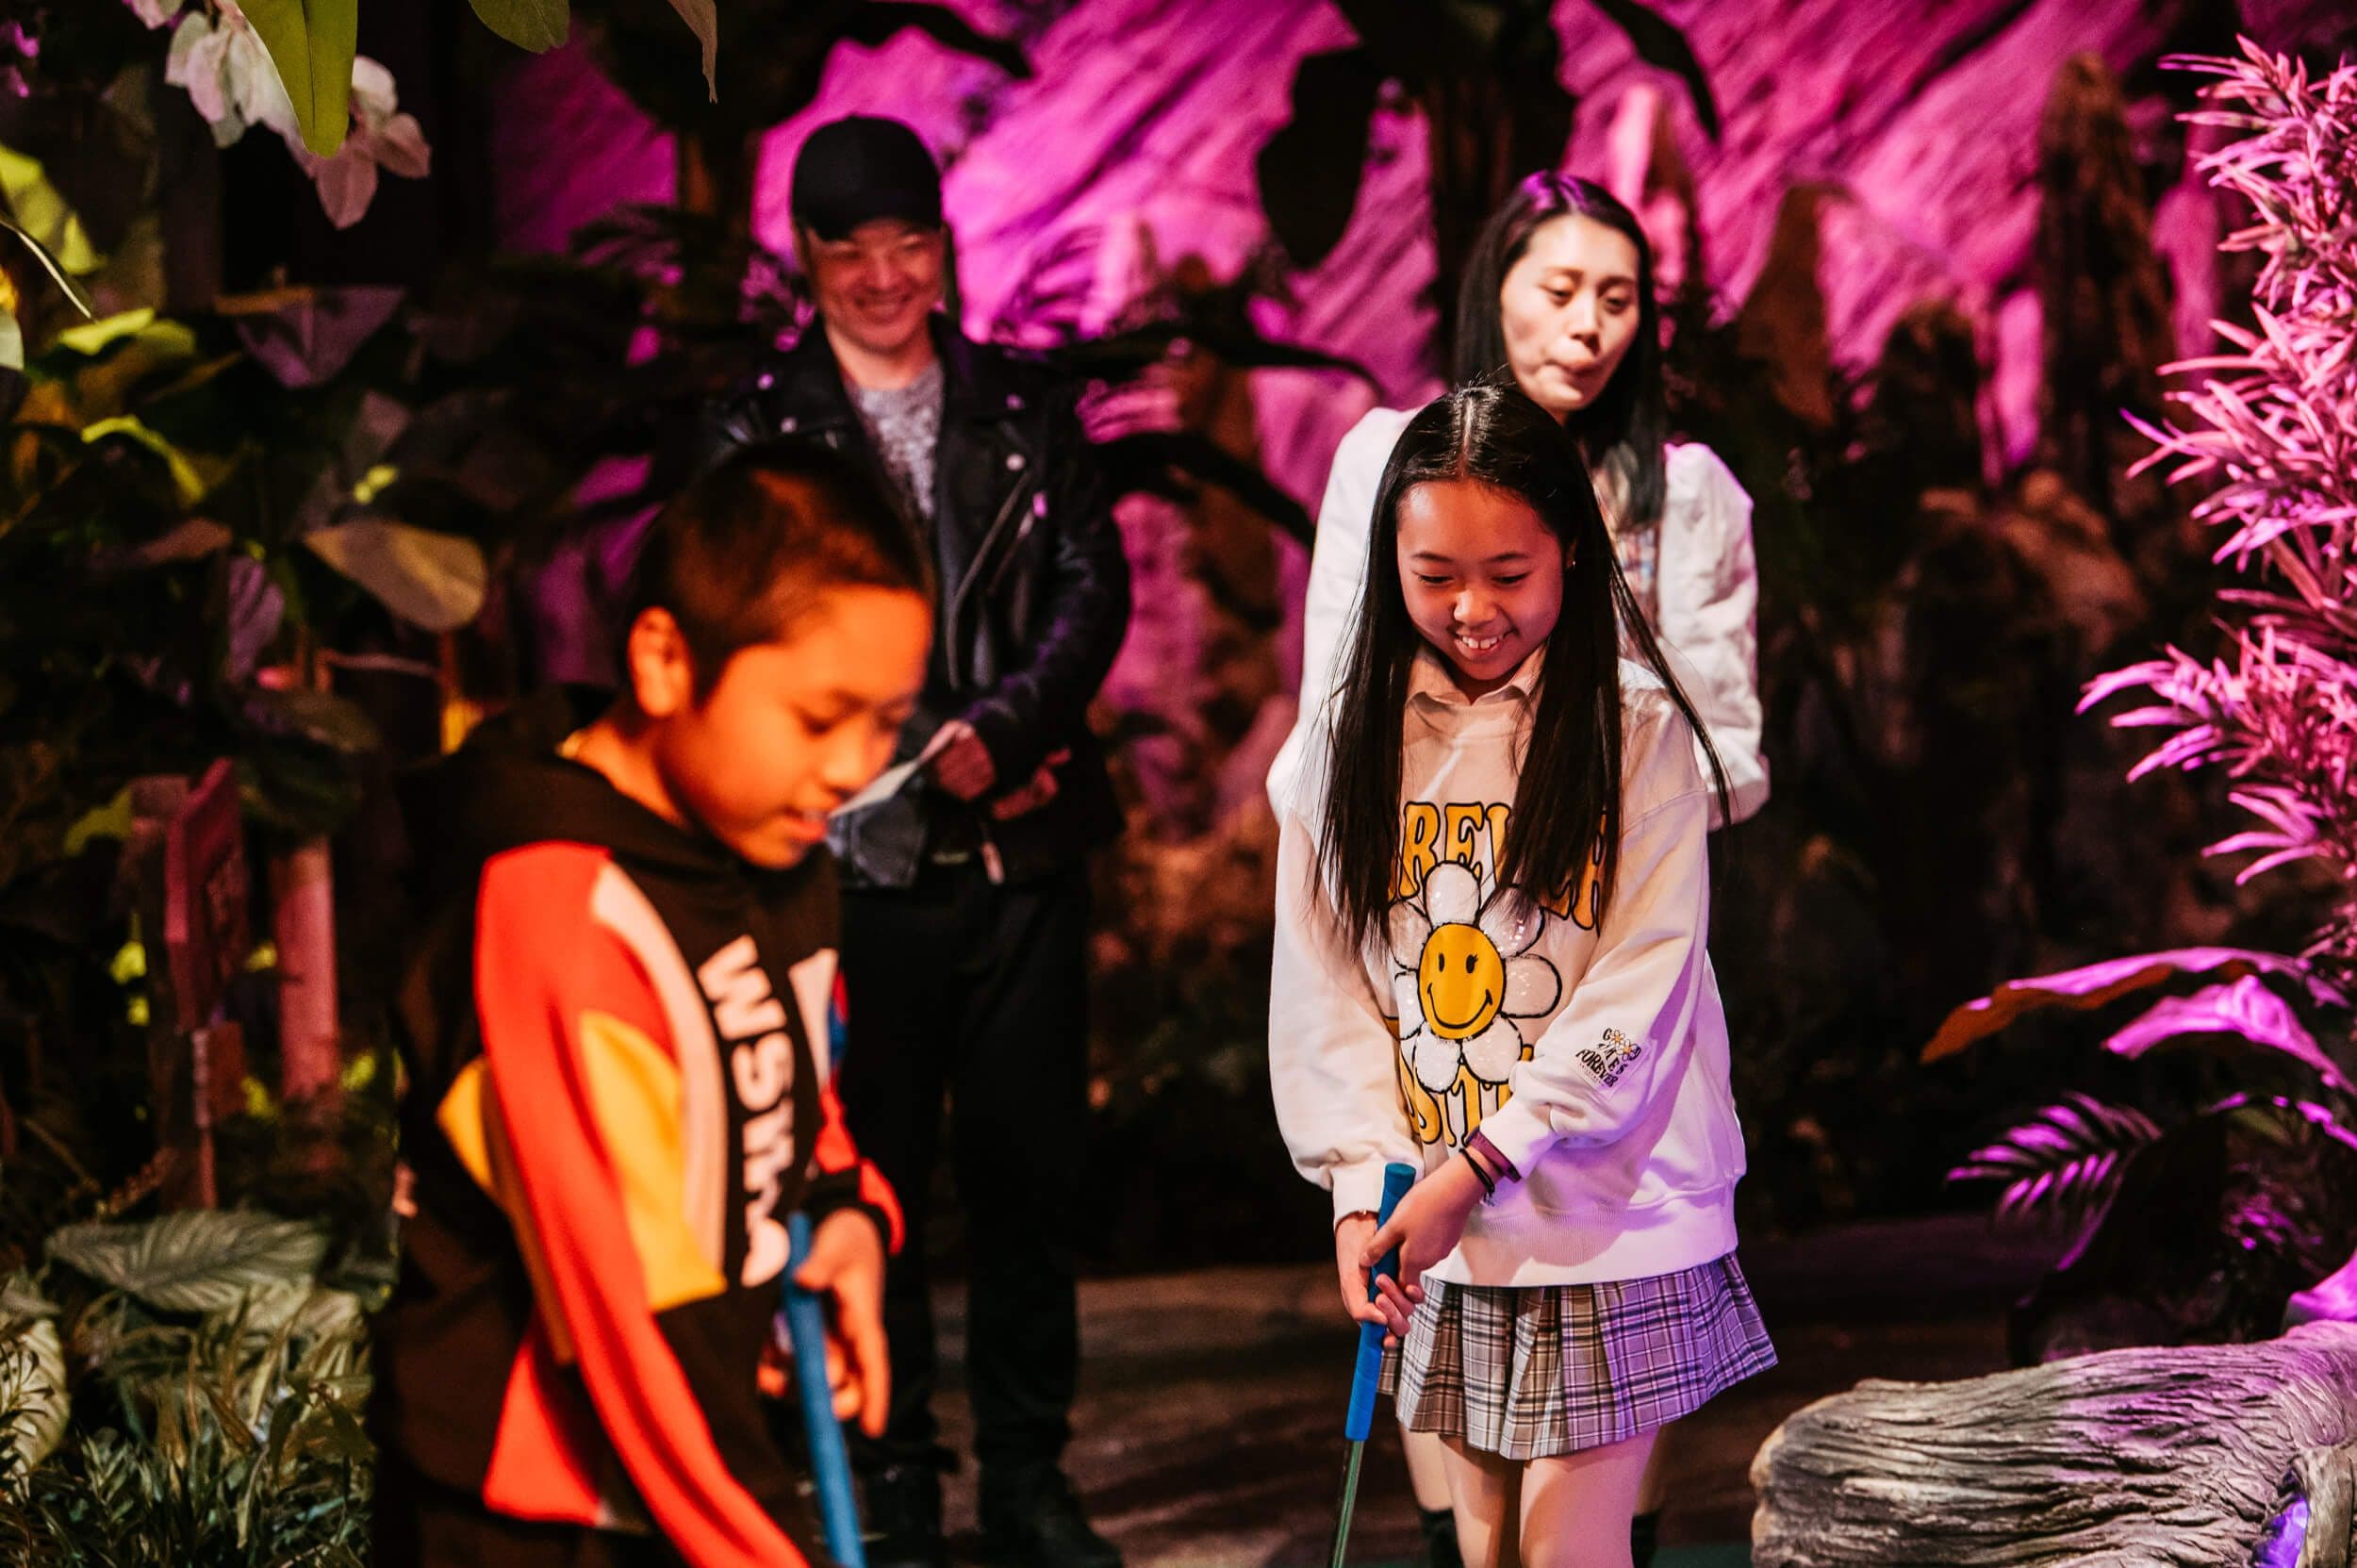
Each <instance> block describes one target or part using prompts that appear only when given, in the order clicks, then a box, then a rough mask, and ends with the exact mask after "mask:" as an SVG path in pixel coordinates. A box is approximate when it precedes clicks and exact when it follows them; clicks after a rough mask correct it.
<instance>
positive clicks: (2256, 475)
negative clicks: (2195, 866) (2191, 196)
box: [2081, 41, 2357, 982]
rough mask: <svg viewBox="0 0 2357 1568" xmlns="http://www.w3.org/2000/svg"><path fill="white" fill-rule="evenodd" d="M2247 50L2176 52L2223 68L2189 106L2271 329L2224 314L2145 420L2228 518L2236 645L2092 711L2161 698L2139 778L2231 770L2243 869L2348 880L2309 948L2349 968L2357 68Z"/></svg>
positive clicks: (2353, 802) (2356, 936) (2260, 314)
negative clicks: (2202, 351)
mask: <svg viewBox="0 0 2357 1568" xmlns="http://www.w3.org/2000/svg"><path fill="white" fill-rule="evenodd" d="M2243 48H2244V54H2243V58H2240V59H2224V58H2179V59H2177V60H2175V61H2173V62H2172V63H2174V64H2177V65H2180V66H2183V67H2184V68H2186V69H2190V70H2194V71H2199V72H2202V73H2204V74H2210V75H2214V76H2217V77H2218V78H2219V80H2218V81H2217V82H2216V83H2215V84H2213V85H2212V86H2210V87H2209V88H2207V89H2206V90H2205V91H2204V92H2203V97H2204V99H2205V100H2206V101H2207V105H2208V107H2205V108H2202V109H2200V110H2199V111H2197V112H2195V113H2193V114H2191V115H2188V116H2187V117H2186V118H2187V119H2188V120H2189V121H2191V122H2192V123H2194V124H2204V125H2214V126H2220V127H2224V128H2226V129H2229V130H2236V131H2241V132H2243V133H2244V134H2243V135H2242V137H2241V138H2240V139H2239V140H2235V141H2233V142H2231V143H2229V144H2228V145H2227V146H2225V147H2223V148H2220V149H2219V150H2218V151H2217V152H2214V153H2211V154H2209V155H2208V156H2207V157H2204V158H2203V159H2202V163H2201V167H2202V168H2203V170H2204V171H2205V172H2206V173H2208V175H2209V177H2210V180H2211V182H2212V183H2213V184H2215V185H2217V186H2219V187H2221V188H2224V189H2226V190H2233V191H2235V192H2236V193H2238V194H2240V195H2241V196H2242V197H2243V198H2244V199H2246V200H2247V201H2249V202H2250V205H2251V206H2252V208H2253V209H2254V212H2255V214H2256V218H2257V221H2256V222H2255V223H2251V224H2250V226H2248V227H2246V228H2243V229H2241V230H2238V231H2237V232H2235V233H2234V234H2233V235H2231V236H2229V237H2228V238H2227V239H2226V241H2225V244H2224V246H2223V248H2224V249H2226V250H2229V251H2256V252H2259V253H2261V254H2263V255H2264V256H2266V265H2265V267H2264V268H2263V269H2262V271H2261V272H2260V274H2259V278H2258V282H2257V284H2256V287H2255V289H2254V298H2253V313H2254V315H2255V316H2256V318H2257V327H2258V330H2256V331H2250V330H2247V329H2243V328H2238V327H2233V326H2230V325H2227V324H2225V323H2220V324H2219V326H2218V331H2219V332H2220V333H2222V334H2223V335H2224V336H2225V337H2226V338H2228V340H2229V341H2230V342H2232V343H2233V347H2234V350H2235V352H2234V353H2232V354H2225V355H2212V356H2208V357H2204V358H2200V359H2194V360H2189V361H2186V362H2185V363H2184V364H2182V365H2179V366H2176V367H2173V368H2172V369H2173V370H2174V371H2176V372H2178V373H2181V374H2183V375H2185V376H2187V377H2189V378H2192V379H2194V380H2195V381H2196V383H2197V384H2196V385H2195V386H2193V387H2191V388H2186V389H2183V390H2180V391H2178V392H2176V393H2174V394H2172V397H2171V401H2172V402H2173V403H2175V404H2177V405H2178V407H2179V409H2180V410H2181V413H2182V419H2181V420H2180V421H2172V422H2171V423H2169V424H2166V425H2151V424H2145V423H2143V422H2142V421H2137V422H2138V424H2139V426H2140V428H2142V429H2143V430H2144V431H2145V433H2146V434H2147V435H2149V436H2150V437H2151V438H2152V440H2153V442H2154V446H2155V450H2154V451H2153V453H2152V454H2151V456H2150V457H2148V458H2146V459H2145V461H2144V463H2143V464H2141V465H2139V468H2149V467H2152V466H2155V465H2158V464H2164V463H2171V462H2172V461H2173V463H2174V466H2173V468H2172V469H2171V470H2170V473H2169V478H2170V481H2171V482H2172V483H2177V484H2183V483H2185V482H2187V481H2197V480H2199V481H2205V482H2208V483H2209V484H2211V485H2212V486H2213V488H2211V490H2210V491H2209V493H2208V494H2207V495H2206V496H2204V497H2203V498H2202V499H2201V501H2200V503H2198V504H2197V505H2196V506H2195V508H2194V516H2195V517H2196V518H2197V519H2199V520H2201V521H2203V522H2206V523H2210V524H2212V525H2214V526H2217V527H2219V528H2222V529H2224V530H2226V531H2227V538H2226V540H2225V542H2224V543H2223V544H2222V545H2220V546H2219V547H2218V551H2217V557H2216V558H2217V560H2219V561H2221V562H2227V563H2230V564H2231V565H2232V566H2233V569H2234V571H2235V572H2236V574H2237V575H2238V577H2239V578H2240V579H2241V586H2231V587H2227V588H2224V589H2222V590H2221V591H2220V592H2219V594H2218V600H2219V607H2220V612H2221V621H2222V624H2223V626H2224V629H2225V631H2226V634H2227V639H2228V641H2227V650H2226V652H2224V653H2223V654H2222V655H2220V656H2219V657H2217V659H2214V660H2211V661H2209V662H2206V663H2205V662H2203V661H2201V660H2199V659H2196V658H2194V657H2192V656H2191V655H2189V654H2187V653H2185V652H2183V651H2182V650H2179V649H2175V648H2171V649H2169V650H2168V651H2167V653H2166V655H2164V656H2163V657H2161V658H2158V659H2153V660H2149V661H2147V662H2145V663H2142V664H2138V665H2134V666H2131V667H2129V668H2126V669H2120V670H2115V671H2113V672H2112V673H2111V674H2109V675H2106V676H2103V677H2102V678H2101V679H2099V680H2097V681H2095V682H2094V683H2093V684H2091V685H2089V686H2088V688H2087V692H2086V697H2085V701H2083V702H2082V704H2081V710H2082V711H2085V710H2086V709H2088V708H2092V707H2094V706H2096V705H2098V704H2100V703H2102V702H2104V701H2109V700H2110V699H2112V698H2113V697H2115V696H2118V695H2119V694H2120V693H2123V692H2129V691H2139V690H2140V691H2142V692H2146V693H2149V694H2150V695H2151V697H2153V698H2154V699H2157V701H2153V702H2151V703H2149V704H2147V705H2144V706H2141V707H2136V708H2133V709H2131V710H2129V711H2127V712H2125V713H2121V714H2117V715H2115V716H2114V717H2113V718H2112V722H2113V723H2114V724H2115V725H2118V726H2119V727H2121V728H2123V729H2125V728H2153V729H2159V730H2163V731H2167V732H2169V733H2168V734H2167V737H2166V738H2165V739H2163V740H2162V742H2161V743H2160V744H2159V745H2158V746H2157V747H2155V748H2154V749H2153V751H2151V754H2149V755H2148V756H2147V757H2146V758H2145V759H2144V760H2143V761H2142V762H2141V763H2139V764H2138V765H2137V766H2136V767H2135V769H2134V772H2132V773H2131V775H2130V776H2131V777H2132V778H2133V777H2136V776H2138V775H2141V774H2143V773H2146V772H2151V771H2152V770H2155V769H2158V768H2162V767H2179V768H2185V769H2192V768H2197V767H2222V768H2224V769H2225V770H2226V774H2227V776H2228V777H2229V778H2230V779H2232V780H2233V783H2234V788H2233V794H2232V795H2231V797H2230V799H2232V800H2233V802H2234V804H2235V805H2237V806H2239V807H2241V808H2242V809H2243V810H2245V811H2247V812H2249V813H2250V815H2251V816H2252V817H2255V818H2256V819H2257V820H2256V823H2255V824H2254V825H2252V826H2250V827H2249V828H2247V829H2245V830H2244V831H2243V832H2240V833H2236V834H2231V835H2230V836H2228V837H2226V838H2224V839H2221V840H2220V841H2219V842H2217V844H2215V845H2213V846H2211V849H2210V851H2209V852H2210V853H2212V854H2242V853H2250V852H2253V851H2255V852H2256V854H2257V858H2256V859H2254V860H2252V861H2251V862H2250V865H2248V866H2246V867H2243V869H2242V871H2241V873H2240V875H2239V876H2238V878H2237V881H2240V882H2248V881H2250V879H2251V878H2253V877H2256V876H2259V875H2261V874H2262V873H2265V872H2267V871H2271V870H2275V869H2277V868H2279V867H2284V866H2289V865H2292V864H2295V863H2297V862H2300V861H2313V862H2316V863H2317V864H2318V865H2319V866H2320V867H2322V868H2323V869H2324V870H2325V871H2326V872H2327V873H2328V874H2329V876H2330V877H2331V878H2332V881H2333V882H2334V883H2336V884H2337V893H2336V895H2335V900H2334V906H2333V908H2332V913H2331V916H2330V917H2329V918H2328V919H2327V920H2326V922H2325V923H2324V925H2323V926H2322V928H2321V929H2320V930H2319V931H2318V933H2317V934H2316V940H2315V942H2314V943H2313V945H2312V946H2311V947H2310V949H2308V951H2307V953H2306V954H2305V955H2304V956H2306V957H2307V958H2309V959H2310V960H2312V961H2313V962H2314V963H2316V965H2317V966H2319V967H2321V968H2323V969H2325V970H2326V971H2327V972H2328V973H2330V974H2332V975H2333V976H2334V977H2335V978H2336V979H2339V980H2342V981H2344V982H2345V981H2347V980H2348V979H2349V975H2350V973H2351V969H2352V967H2353V966H2357V63H2351V62H2348V61H2344V62H2343V63H2342V65H2341V66H2340V68H2339V69H2338V70H2335V71H2333V72H2332V73H2330V74H2327V75H2325V76H2323V77H2321V78H2320V79H2316V80H2312V79H2311V78H2310V76H2309V74H2308V71H2307V68H2306V67H2305V66H2304V65H2302V64H2301V63H2300V62H2299V61H2298V60H2296V59H2291V58H2279V57H2275V56H2270V55H2268V54H2267V53H2266V52H2265V51H2264V50H2261V49H2259V48H2257V47H2256V46H2254V45H2252V44H2250V43H2249V42H2248V41H2246V42H2245V44H2244V46H2243Z"/></svg>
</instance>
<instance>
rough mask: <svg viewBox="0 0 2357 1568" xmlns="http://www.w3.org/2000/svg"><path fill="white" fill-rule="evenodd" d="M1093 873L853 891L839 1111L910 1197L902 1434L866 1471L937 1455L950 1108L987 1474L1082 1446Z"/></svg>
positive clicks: (895, 1361) (895, 1338) (978, 1428)
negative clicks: (930, 1236) (933, 1222)
mask: <svg viewBox="0 0 2357 1568" xmlns="http://www.w3.org/2000/svg"><path fill="white" fill-rule="evenodd" d="M1088 925H1089V894H1088V883H1087V880H1086V874H1085V872H1084V871H1083V870H1081V869H1080V868H1078V867H1076V868H1074V869H1073V870H1071V871H1068V872H1064V873H1061V874H1059V875H1057V876H1055V877H1052V878H1048V879H1045V880H1041V881H1037V882H1029V883H1016V884H1013V885H1008V886H998V885H995V884H993V883H991V882H990V881H989V880H988V879H987V878H986V877H984V875H983V874H982V869H981V866H980V865H979V864H967V865H958V866H928V867H926V868H925V870H924V871H923V873H922V874H921V875H920V877H919V880H918V882H917V883H916V885H915V887H912V888H907V889H892V890H858V891H852V892H847V893H846V894H845V895H844V900H843V975H844V986H845V992H846V1001H847V1006H848V1009H849V1030H850V1032H849V1041H848V1043H847V1046H846V1049H845V1053H844V1065H843V1077H842V1082H841V1094H842V1099H843V1110H844V1114H845V1116H846V1118H847V1119H848V1120H849V1123H850V1127H851V1133H852V1136H853V1137H855V1138H856V1139H857V1140H858V1141H859V1146H860V1151H861V1152H862V1153H863V1154H865V1156H866V1157H867V1158H868V1159H870V1160H872V1161H874V1162H875V1163H876V1164H877V1166H878V1168H880V1169H881V1170H882V1172H883V1174H884V1176H885V1177H886V1178H887V1179H888V1180H890V1181H891V1182H892V1185H893V1190H894V1191H895V1192H897V1193H898V1194H899V1197H900V1204H901V1207H902V1209H903V1210H904V1211H905V1213H906V1216H907V1220H908V1232H909V1239H908V1245H907V1246H904V1247H903V1248H902V1249H901V1251H900V1255H899V1256H898V1257H897V1258H895V1259H893V1260H892V1262H891V1264H890V1266H889V1267H888V1268H887V1269H886V1271H885V1276H884V1328H885V1330H886V1331H887V1332H888V1333H889V1334H890V1336H891V1341H892V1419H891V1425H890V1427H889V1428H888V1429H887V1431H886V1433H885V1436H884V1438H883V1439H882V1441H881V1442H878V1443H867V1442H864V1441H863V1442H862V1443H860V1444H858V1446H857V1452H856V1457H857V1459H858V1461H859V1462H860V1464H861V1466H862V1467H863V1468H870V1469H872V1468H881V1467H882V1466H884V1465H889V1464H906V1463H927V1462H931V1461H934V1460H935V1459H936V1458H937V1456H938V1449H937V1446H936V1436H937V1432H938V1428H937V1427H936V1426H935V1423H934V1420H933V1414H932V1396H933V1392H934V1387H935V1383H936V1381H937V1371H936V1358H935V1351H934V1343H933V1318H932V1306H931V1279H930V1278H929V1274H928V1270H927V1266H926V1257H925V1251H926V1247H925V1237H926V1231H927V1224H926V1222H927V1218H928V1214H927V1211H928V1209H929V1207H930V1204H929V1201H928V1199H929V1196H930V1194H931V1191H932V1179H933V1170H934V1165H935V1164H936V1162H937V1160H938V1159H939V1157H940V1145H941V1131H942V1121H943V1116H942V1104H943V1100H944V1098H947V1099H948V1107H949V1114H948V1130H949V1153H950V1159H951V1161H952V1164H953V1174H954V1175H955V1177H956V1180H957V1188H958V1194H959V1197H961V1198H962V1199H963V1200H964V1205H965V1209H966V1213H967V1215H968V1224H969V1233H970V1238H971V1248H970V1256H969V1257H968V1259H967V1293H968V1295H967V1311H966V1322H967V1335H966V1339H967V1348H966V1366H967V1372H968V1378H969V1380H970V1383H971V1385H972V1395H973V1400H974V1426H975V1443H974V1447H975V1457H976V1458H977V1459H978V1460H980V1461H981V1464H982V1466H983V1468H984V1469H985V1470H997V1469H1014V1468H1019V1467H1022V1466H1025V1465H1029V1464H1032V1463H1037V1462H1042V1461H1046V1462H1051V1463H1052V1462H1054V1461H1057V1460H1058V1459H1059V1458H1060V1456H1061V1455H1062V1454H1063V1447H1064V1444H1065V1443H1066V1442H1067V1441H1068V1440H1069V1438H1070V1437H1071V1434H1072V1428H1071V1419H1070V1417H1071V1411H1072V1395H1073V1387H1074V1383H1075V1381H1076V1379H1077V1378H1078V1377H1079V1373H1080V1321H1079V1312H1078V1308H1077V1305H1076V1302H1075V1297H1074V1289H1073V1230H1074V1223H1075V1218H1076V1214H1077V1203H1076V1193H1077V1189H1078V1187H1079V1184H1080V1175H1081V1173H1080V1151H1081V1147H1082V1143H1083V1136H1084V1131H1085V1126H1084V1124H1085V1121H1086V1118H1087V1114H1088V1063H1087V1055H1088V999H1087V988H1088V946H1087V944H1088Z"/></svg>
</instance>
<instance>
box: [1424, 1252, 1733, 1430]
mask: <svg viewBox="0 0 2357 1568" xmlns="http://www.w3.org/2000/svg"><path fill="white" fill-rule="evenodd" d="M1775 1364H1776V1351H1775V1346H1774V1345H1771V1344H1770V1343H1769V1340H1768V1329H1767V1327H1766V1325H1764V1324H1762V1323H1761V1322H1760V1319H1759V1308H1758V1306H1757V1305H1756V1304H1755V1302H1754V1301H1753V1300H1752V1289H1751V1286H1750V1285H1749V1284H1747V1283H1746V1282H1745V1281H1744V1279H1743V1270H1742V1268H1741V1267H1740V1266H1739V1264H1738V1263H1736V1261H1735V1256H1734V1254H1733V1253H1729V1254H1728V1255H1727V1256H1726V1257H1723V1258H1720V1259H1718V1260H1716V1261H1714V1262H1712V1263H1701V1264H1698V1265H1696V1266H1695V1267H1693V1268H1689V1269H1685V1270H1682V1271H1681V1272H1679V1273H1676V1274H1662V1275H1656V1276H1655V1277H1653V1278H1652V1279H1622V1280H1614V1281H1611V1282H1609V1283H1605V1284H1594V1285H1533V1286H1524V1287H1501V1286H1492V1285H1453V1284H1450V1283H1448V1282H1447V1281H1445V1280H1441V1279H1426V1281H1425V1298H1424V1304H1423V1305H1422V1306H1420V1307H1418V1308H1417V1309H1416V1315H1415V1317H1414V1318H1413V1319H1412V1320H1410V1322H1409V1327H1408V1339H1407V1342H1406V1343H1405V1344H1404V1345H1402V1346H1401V1347H1400V1349H1399V1350H1398V1351H1397V1352H1396V1353H1395V1354H1394V1355H1393V1357H1392V1364H1391V1365H1390V1366H1388V1367H1386V1369H1385V1375H1384V1390H1385V1392H1386V1393H1390V1394H1392V1395H1393V1397H1394V1402H1395V1404H1396V1407H1397V1409H1398V1412H1399V1420H1400V1424H1401V1425H1402V1426H1404V1427H1406V1428H1408V1429H1409V1431H1416V1432H1438V1433H1440V1434H1441V1435H1442V1436H1443V1437H1453V1438H1457V1439H1459V1440H1461V1441H1462V1442H1464V1443H1465V1444H1467V1445H1468V1446H1470V1447H1473V1448H1475V1449H1478V1450H1480V1451H1482V1452H1484V1453H1491V1454H1495V1455H1497V1456H1499V1457H1500V1458H1501V1459H1508V1460H1512V1461H1516V1462H1521V1461H1527V1460H1534V1459H1550V1458H1554V1457H1556V1456H1558V1455H1562V1454H1575V1453H1578V1452H1579V1451H1580V1450H1582V1449H1585V1448H1598V1447H1602V1446H1604V1445H1605V1444H1610V1443H1619V1442H1622V1441H1624V1440H1625V1439H1628V1438H1632V1437H1636V1436H1638V1435H1639V1434H1640V1433H1643V1432H1649V1431H1653V1430H1655V1429H1656V1428H1660V1427H1665V1426H1667V1425H1669V1424H1670V1423H1671V1422H1673V1421H1675V1420H1677V1419H1678V1418H1679V1417H1681V1416H1685V1415H1690V1414H1692V1413H1693V1412H1694V1411H1697V1410H1700V1409H1701V1408H1702V1407H1703V1406H1704V1405H1705V1404H1706V1403H1707V1402H1708V1401H1709V1400H1710V1399H1712V1398H1713V1397H1715V1396H1716V1395H1718V1394H1719V1393H1721V1392H1722V1390H1724V1389H1727V1388H1729V1387H1731V1386H1733V1385H1734V1384H1736V1383H1739V1382H1741V1381H1742V1380H1743V1379H1744V1378H1749V1377H1752V1376H1753V1375H1755V1374H1756V1373H1760V1372H1765V1371H1766V1370H1768V1368H1770V1367H1772V1366H1773V1365H1775Z"/></svg>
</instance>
